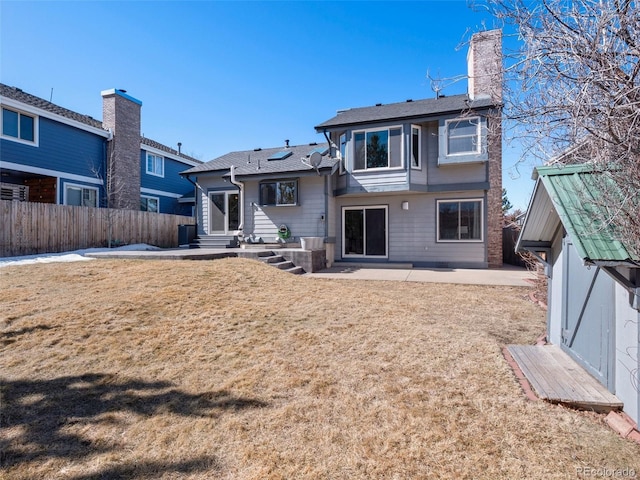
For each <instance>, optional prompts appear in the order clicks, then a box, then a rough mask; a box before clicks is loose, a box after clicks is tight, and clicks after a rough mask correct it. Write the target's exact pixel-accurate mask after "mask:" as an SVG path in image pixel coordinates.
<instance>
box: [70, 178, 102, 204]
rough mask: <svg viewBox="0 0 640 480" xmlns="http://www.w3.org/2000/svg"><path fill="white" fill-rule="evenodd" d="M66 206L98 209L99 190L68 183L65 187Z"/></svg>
mask: <svg viewBox="0 0 640 480" xmlns="http://www.w3.org/2000/svg"><path fill="white" fill-rule="evenodd" d="M64 204H65V205H75V206H77V207H97V206H98V189H97V188H94V187H86V186H84V185H73V184H69V183H67V184H65V186H64Z"/></svg>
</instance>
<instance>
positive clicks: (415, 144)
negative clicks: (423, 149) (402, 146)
mask: <svg viewBox="0 0 640 480" xmlns="http://www.w3.org/2000/svg"><path fill="white" fill-rule="evenodd" d="M421 137H422V133H421V129H420V127H419V126H418V125H412V126H411V168H415V169H418V170H419V169H420V168H422V155H421V153H420V146H421V144H422V142H421V140H422V138H421Z"/></svg>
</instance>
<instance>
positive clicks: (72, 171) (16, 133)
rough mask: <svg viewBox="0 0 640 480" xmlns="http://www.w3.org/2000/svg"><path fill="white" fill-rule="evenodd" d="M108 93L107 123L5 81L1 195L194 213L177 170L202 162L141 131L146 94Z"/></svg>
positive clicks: (189, 189)
mask: <svg viewBox="0 0 640 480" xmlns="http://www.w3.org/2000/svg"><path fill="white" fill-rule="evenodd" d="M102 98H103V118H104V119H103V121H102V122H101V121H99V120H96V119H94V118H91V117H89V116H87V115H81V114H79V113H76V112H73V111H71V110H68V109H66V108H63V107H60V106H58V105H55V104H53V103H51V102H48V101H47V100H44V99H42V98H39V97H36V96H34V95H31V94H28V93H26V92H23V91H22V90H20V89H19V88H15V87H9V86H7V85H3V84H0V105H1V107H2V116H1V118H0V175H1V176H0V182H1V192H2V199H14V200H22V201H30V202H42V203H56V204H64V205H84V206H92V207H105V206H107V205H109V206H111V207H115V208H127V209H142V210H148V211H155V212H161V213H172V214H181V215H192V213H193V204H194V198H193V192H194V189H193V185H192V184H191V183H189V182H188V181H186V180H185V179H184V178H182V177H180V175H179V174H178V172H180V171H182V170H184V169H185V168H189V167H193V166H195V165H198V164H200V163H201V162H200V161H198V160H196V159H194V158H191V157H188V156H186V155H183V154H181V153H180V152H177V151H175V150H173V149H171V148H169V147H167V146H164V145H162V144H160V143H157V142H154V141H153V140H149V139H147V138H144V137H141V135H140V110H141V106H142V103H141V102H140V101H139V100H136V99H135V98H133V97H130V96H129V95H127V94H126V92H124V91H123V90H116V89H114V90H106V91H104V92H102ZM108 194H110V201H109V202H108V201H107V195H108Z"/></svg>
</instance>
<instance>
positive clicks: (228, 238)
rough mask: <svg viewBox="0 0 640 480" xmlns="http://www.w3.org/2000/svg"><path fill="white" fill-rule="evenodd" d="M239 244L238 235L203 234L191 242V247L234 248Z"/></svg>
mask: <svg viewBox="0 0 640 480" xmlns="http://www.w3.org/2000/svg"><path fill="white" fill-rule="evenodd" d="M237 246H238V237H236V236H232V235H225V236H218V235H202V236H198V237H196V238H195V239H194V240H193V242H191V243H190V244H189V248H234V247H237Z"/></svg>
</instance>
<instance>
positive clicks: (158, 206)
mask: <svg viewBox="0 0 640 480" xmlns="http://www.w3.org/2000/svg"><path fill="white" fill-rule="evenodd" d="M143 198H146V199H147V200H155V201H156V202H157V203H158V205H157V206H156V211H155V212H151V213H160V198H159V197H151V196H149V195H140V199H143ZM140 210H141V211H143V212H148V211H149V210H142V209H140Z"/></svg>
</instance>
